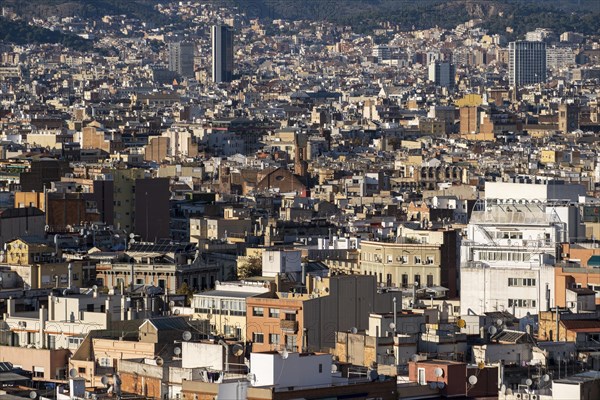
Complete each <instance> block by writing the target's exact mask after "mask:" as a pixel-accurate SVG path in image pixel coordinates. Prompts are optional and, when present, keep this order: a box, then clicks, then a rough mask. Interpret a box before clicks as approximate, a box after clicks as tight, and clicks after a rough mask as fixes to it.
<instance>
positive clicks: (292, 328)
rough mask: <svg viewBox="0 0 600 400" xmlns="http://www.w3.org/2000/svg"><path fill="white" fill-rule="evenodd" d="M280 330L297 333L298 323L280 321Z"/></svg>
mask: <svg viewBox="0 0 600 400" xmlns="http://www.w3.org/2000/svg"><path fill="white" fill-rule="evenodd" d="M279 328H281V330H282V331H286V332H293V333H296V332H298V321H288V320H285V319H283V320H281V321H280V324H279Z"/></svg>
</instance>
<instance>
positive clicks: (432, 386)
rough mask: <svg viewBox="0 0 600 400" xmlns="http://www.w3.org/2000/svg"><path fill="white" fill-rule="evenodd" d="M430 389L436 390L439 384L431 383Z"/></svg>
mask: <svg viewBox="0 0 600 400" xmlns="http://www.w3.org/2000/svg"><path fill="white" fill-rule="evenodd" d="M429 387H430V388H432V389H436V388H437V383H435V382H429Z"/></svg>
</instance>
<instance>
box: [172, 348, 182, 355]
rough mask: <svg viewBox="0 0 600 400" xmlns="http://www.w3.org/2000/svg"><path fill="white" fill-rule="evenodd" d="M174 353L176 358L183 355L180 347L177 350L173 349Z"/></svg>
mask: <svg viewBox="0 0 600 400" xmlns="http://www.w3.org/2000/svg"><path fill="white" fill-rule="evenodd" d="M173 353H175V355H176V356H178V355H180V354H181V348H179V347H175V348H174V349H173Z"/></svg>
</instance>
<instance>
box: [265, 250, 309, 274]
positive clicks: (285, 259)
mask: <svg viewBox="0 0 600 400" xmlns="http://www.w3.org/2000/svg"><path fill="white" fill-rule="evenodd" d="M300 272H302V252H301V251H300V250H265V251H264V252H263V256H262V274H263V276H267V277H274V276H275V275H277V274H285V273H296V274H297V273H300Z"/></svg>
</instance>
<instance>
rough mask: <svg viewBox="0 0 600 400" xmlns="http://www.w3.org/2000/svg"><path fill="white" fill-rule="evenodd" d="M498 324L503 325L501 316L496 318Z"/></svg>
mask: <svg viewBox="0 0 600 400" xmlns="http://www.w3.org/2000/svg"><path fill="white" fill-rule="evenodd" d="M496 325H498V326H502V320H501V319H500V318H498V319H497V320H496Z"/></svg>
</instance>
